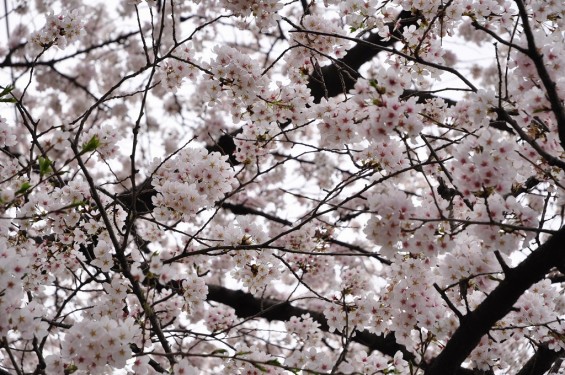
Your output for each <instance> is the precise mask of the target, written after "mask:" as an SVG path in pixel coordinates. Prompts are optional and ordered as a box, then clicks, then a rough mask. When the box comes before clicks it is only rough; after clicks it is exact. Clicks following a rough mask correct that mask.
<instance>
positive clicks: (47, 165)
mask: <svg viewBox="0 0 565 375" xmlns="http://www.w3.org/2000/svg"><path fill="white" fill-rule="evenodd" d="M49 172H51V160H49V159H48V158H44V157H41V156H40V157H39V175H40V176H41V177H43V176H45V175H46V174H47V173H49Z"/></svg>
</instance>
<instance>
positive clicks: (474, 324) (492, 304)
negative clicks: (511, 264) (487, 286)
mask: <svg viewBox="0 0 565 375" xmlns="http://www.w3.org/2000/svg"><path fill="white" fill-rule="evenodd" d="M563 243H565V227H563V228H561V229H560V230H559V231H557V232H556V233H555V235H554V236H553V237H551V238H550V239H549V240H548V241H547V242H545V243H544V244H543V245H542V246H540V247H538V248H537V249H536V250H535V251H533V252H532V253H531V254H530V255H529V256H528V257H527V258H526V259H525V260H524V261H523V262H522V263H520V264H519V265H518V266H516V267H515V268H512V269H510V270H509V271H508V273H507V275H506V278H505V279H504V280H503V281H502V282H501V283H500V284H499V285H498V286H497V287H496V288H495V289H494V290H493V291H492V293H490V294H489V295H488V296H487V297H486V298H485V300H484V301H483V302H482V303H481V304H480V305H479V306H478V307H477V308H476V309H475V310H474V311H472V312H470V313H468V314H467V315H465V316H464V317H463V319H462V320H461V324H460V326H459V328H457V330H456V331H455V333H454V334H453V336H451V339H450V340H449V341H448V342H447V344H446V345H445V348H444V349H443V350H442V352H441V353H440V354H439V355H438V356H437V357H436V358H435V360H434V361H433V362H432V364H431V365H430V367H429V368H428V369H427V371H426V375H445V374H454V373H455V371H456V370H457V369H458V368H459V367H460V366H461V363H462V362H463V361H464V360H465V359H466V358H467V357H468V356H469V354H470V353H471V351H472V350H473V349H474V348H475V347H476V346H477V345H478V343H479V341H480V340H481V337H483V336H484V335H485V334H487V333H488V332H489V330H490V328H491V327H493V326H494V324H495V323H496V322H497V321H498V320H500V319H502V318H503V317H504V316H505V315H506V314H508V312H510V310H511V309H512V307H513V306H514V304H515V303H516V301H518V299H519V298H520V296H521V295H522V294H524V292H525V291H526V290H528V289H529V288H530V287H531V286H532V285H533V284H534V283H536V282H538V281H540V280H541V279H543V278H544V276H545V275H546V274H547V273H548V272H549V270H550V269H551V268H552V267H554V266H556V265H558V264H562V263H564V262H565V252H564V251H563Z"/></svg>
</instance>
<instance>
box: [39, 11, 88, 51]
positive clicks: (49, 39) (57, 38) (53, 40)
mask: <svg viewBox="0 0 565 375" xmlns="http://www.w3.org/2000/svg"><path fill="white" fill-rule="evenodd" d="M83 34H85V31H84V21H83V17H82V16H81V15H80V14H79V12H78V10H76V9H75V10H73V11H70V12H63V13H60V14H58V15H55V14H53V13H50V14H48V15H47V16H46V20H45V26H44V27H43V28H42V29H41V30H38V31H36V32H34V33H33V34H32V35H31V36H30V41H31V42H32V43H34V44H35V45H37V46H39V47H42V48H49V47H51V46H52V45H56V46H57V47H59V48H61V49H64V48H65V47H67V45H69V44H71V43H73V42H74V41H76V40H78V39H79V37H80V36H82V35H83Z"/></svg>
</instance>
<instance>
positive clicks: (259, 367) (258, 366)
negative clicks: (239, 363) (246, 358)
mask: <svg viewBox="0 0 565 375" xmlns="http://www.w3.org/2000/svg"><path fill="white" fill-rule="evenodd" d="M251 364H252V365H253V367H255V368H257V369H259V370H260V371H261V372H267V369H266V368H265V367H263V366H260V365H259V364H257V363H251Z"/></svg>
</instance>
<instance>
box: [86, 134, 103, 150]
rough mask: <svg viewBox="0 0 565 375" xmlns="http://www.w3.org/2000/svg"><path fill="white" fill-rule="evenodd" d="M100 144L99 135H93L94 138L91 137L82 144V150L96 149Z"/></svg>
mask: <svg viewBox="0 0 565 375" xmlns="http://www.w3.org/2000/svg"><path fill="white" fill-rule="evenodd" d="M98 146H100V140H99V139H98V137H97V136H95V135H93V136H92V138H90V141H88V142H86V143H85V144H83V145H82V152H91V151H94V150H96V149H97V148H98Z"/></svg>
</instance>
